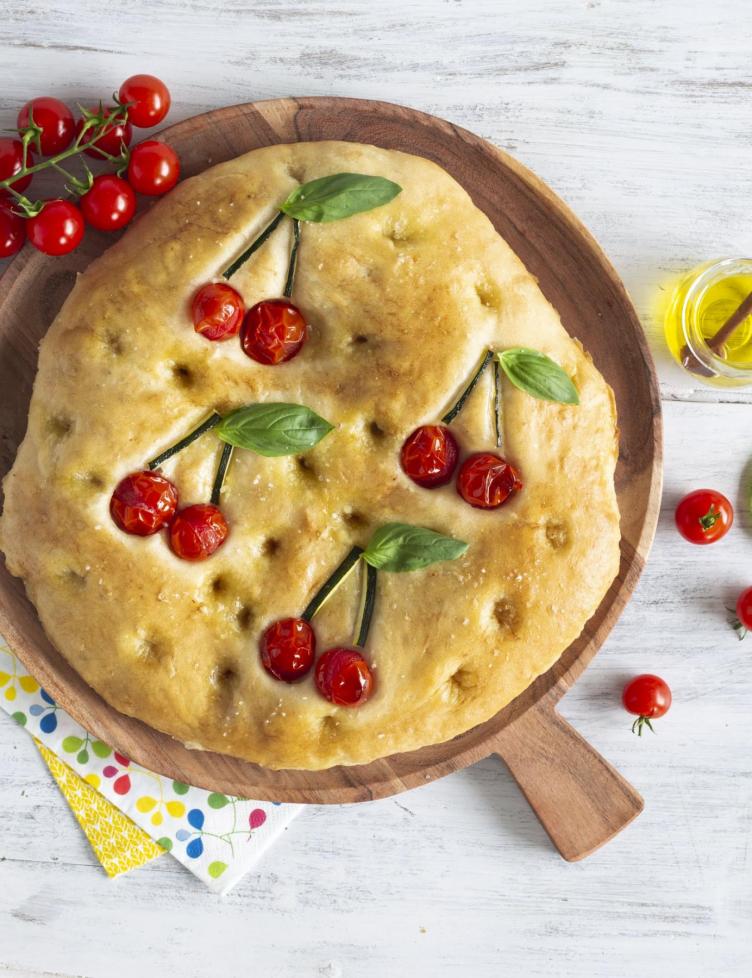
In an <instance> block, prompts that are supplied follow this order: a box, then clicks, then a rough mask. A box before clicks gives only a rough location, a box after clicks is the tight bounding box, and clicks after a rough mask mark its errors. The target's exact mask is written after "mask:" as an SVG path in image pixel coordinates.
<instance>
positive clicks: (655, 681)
mask: <svg viewBox="0 0 752 978" xmlns="http://www.w3.org/2000/svg"><path fill="white" fill-rule="evenodd" d="M622 702H623V703H624V709H625V710H626V711H627V712H628V713H634V714H635V715H636V716H637V719H636V720H635V722H634V723H633V724H632V733H636V734H639V735H640V736H642V728H643V727H647V728H648V729H649V730H653V725H652V724H651V722H650V721H651V720H655V719H657V717H662V716H663V715H664V713H668V708H669V707H670V706H671V690H670V689H669V688H668V685H667V684H666V683H665V682H664V681H663V680H662V679H661V678H660V676H653V675H651V674H650V673H649V672H646V673H643V674H642V675H641V676H635V678H634V679H632V680H630V682H628V683H627V685H626V686H625V687H624V692H623V693H622ZM653 733H655V731H653Z"/></svg>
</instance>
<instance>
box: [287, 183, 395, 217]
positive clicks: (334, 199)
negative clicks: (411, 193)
mask: <svg viewBox="0 0 752 978" xmlns="http://www.w3.org/2000/svg"><path fill="white" fill-rule="evenodd" d="M401 192H402V187H400V186H399V185H398V184H396V183H392V181H391V180H387V179H385V178H384V177H369V176H366V174H365V173H334V174H332V175H331V176H330V177H319V179H318V180H311V181H310V182H309V183H304V184H303V185H302V187H296V189H295V190H293V192H292V193H291V194H290V196H289V197H288V198H287V200H286V201H285V202H284V204H282V206H281V207H280V210H281V211H284V213H285V214H289V215H290V217H296V218H297V219H298V220H299V221H316V222H321V221H339V220H340V219H341V218H343V217H350V215H351V214H359V213H360V212H361V211H370V210H373V208H374V207H381V205H382V204H388V203H389V201H390V200H393V199H394V198H395V197H396V196H397V194H399V193H401Z"/></svg>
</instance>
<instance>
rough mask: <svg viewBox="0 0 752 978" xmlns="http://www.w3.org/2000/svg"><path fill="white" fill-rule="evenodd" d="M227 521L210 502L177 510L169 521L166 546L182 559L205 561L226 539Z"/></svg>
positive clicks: (227, 531)
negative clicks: (168, 535)
mask: <svg viewBox="0 0 752 978" xmlns="http://www.w3.org/2000/svg"><path fill="white" fill-rule="evenodd" d="M229 532H230V531H229V528H228V526H227V522H226V520H225V518H224V516H223V515H222V512H221V510H219V509H218V508H217V507H216V506H213V505H212V504H211V503H197V504H196V505H194V506H186V508H185V509H181V510H180V512H179V513H178V514H177V516H176V517H175V519H174V520H173V521H172V523H171V524H170V547H171V549H172V552H173V553H174V554H175V555H176V556H178V557H181V558H182V559H183V560H206V558H207V557H211V555H212V554H213V553H215V552H216V551H217V550H219V548H220V547H221V546H222V544H223V543H224V542H225V540H226V539H227V534H228V533H229Z"/></svg>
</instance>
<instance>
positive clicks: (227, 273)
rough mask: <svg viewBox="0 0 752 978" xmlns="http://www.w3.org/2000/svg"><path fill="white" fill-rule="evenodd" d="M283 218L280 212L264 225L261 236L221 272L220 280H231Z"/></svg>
mask: <svg viewBox="0 0 752 978" xmlns="http://www.w3.org/2000/svg"><path fill="white" fill-rule="evenodd" d="M284 216H285V215H284V214H283V213H282V211H279V212H278V213H277V214H275V215H274V218H273V219H272V220H271V221H270V222H269V224H267V225H266V227H265V228H264V230H263V231H262V232H261V234H260V235H259V236H258V237H257V238H256V240H255V241H253V242H252V243H251V245H250V246H249V247H248V248H246V250H245V251H244V252H243V253H242V255H238V257H237V258H236V259H235V261H234V262H233V263H232V265H230V266H229V267H228V268H226V269H225V270H224V271H223V272H222V278H227V279H229V278H232V276H233V275H234V274H235V272H237V270H238V269H239V268H240V267H241V265H245V263H246V262H247V261H248V259H249V258H250V257H251V255H252V254H253V253H254V252H255V251H258V250H259V248H260V247H261V245H262V244H263V243H264V242H265V241H266V239H267V238H268V237H269V235H270V234H271V233H272V232H273V231H274V230H276V228H278V227H279V225H280V224H281V222H282V219H283V218H284Z"/></svg>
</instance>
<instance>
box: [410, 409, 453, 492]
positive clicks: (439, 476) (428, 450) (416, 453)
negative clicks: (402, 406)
mask: <svg viewBox="0 0 752 978" xmlns="http://www.w3.org/2000/svg"><path fill="white" fill-rule="evenodd" d="M458 458H459V448H458V447H457V441H456V439H455V437H454V435H453V434H452V432H451V431H450V430H449V428H447V427H446V426H445V425H441V424H424V425H421V427H420V428H416V429H415V431H414V432H413V433H412V434H411V435H410V436H409V437H408V438H407V439H405V443H404V445H403V446H402V451H401V453H400V461H401V462H402V468H403V470H404V472H405V474H406V475H407V476H409V477H410V478H411V479H412V480H413V482H416V483H417V484H418V485H419V486H423V488H424V489H436V488H437V487H438V486H445V485H446V484H447V482H450V481H451V479H452V476H453V475H454V470H455V468H456V467H457V459H458Z"/></svg>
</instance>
